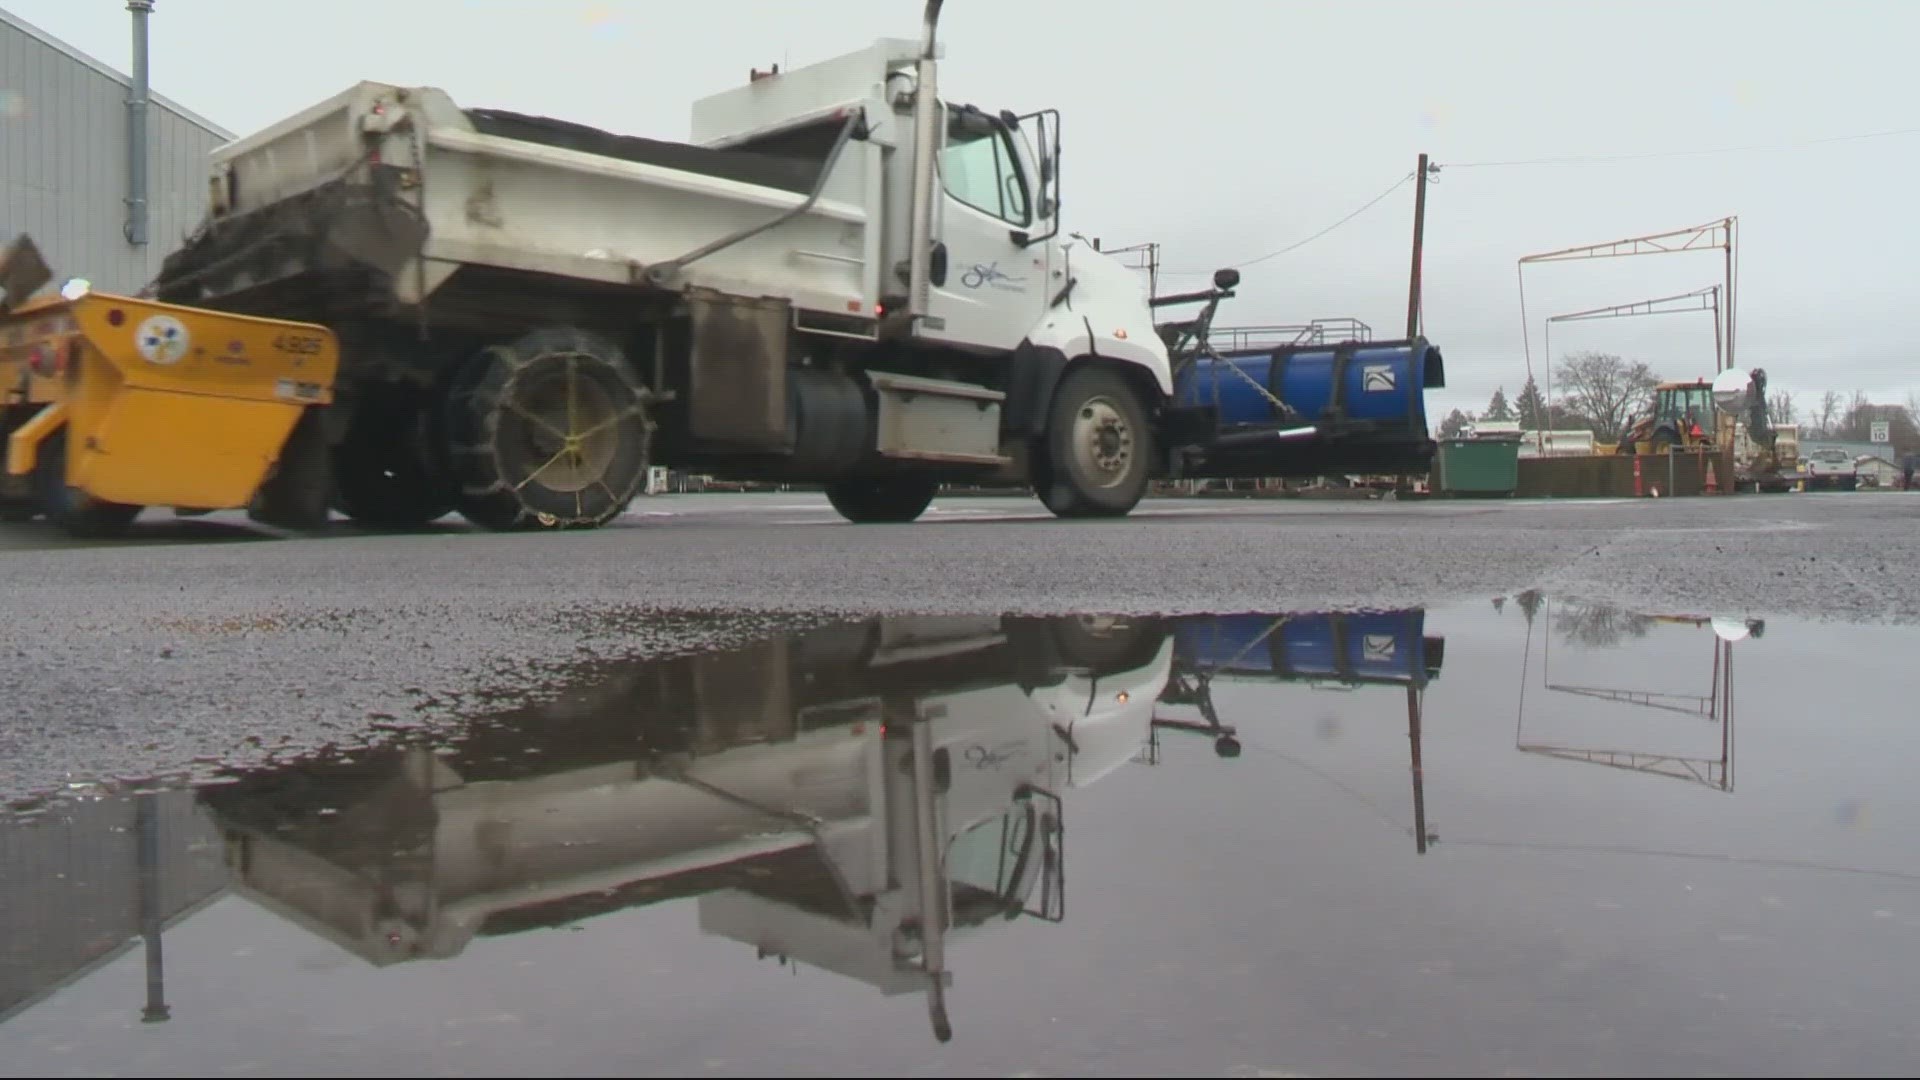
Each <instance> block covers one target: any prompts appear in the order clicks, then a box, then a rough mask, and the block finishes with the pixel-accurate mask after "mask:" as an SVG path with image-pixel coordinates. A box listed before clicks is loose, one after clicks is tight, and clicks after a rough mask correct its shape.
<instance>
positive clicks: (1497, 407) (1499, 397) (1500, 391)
mask: <svg viewBox="0 0 1920 1080" xmlns="http://www.w3.org/2000/svg"><path fill="white" fill-rule="evenodd" d="M1480 419H1482V420H1499V421H1508V420H1512V419H1513V408H1512V407H1511V406H1509V405H1508V404H1507V388H1506V387H1504V386H1499V387H1495V388H1494V391H1493V400H1492V401H1489V402H1487V411H1486V412H1484V413H1481V414H1480Z"/></svg>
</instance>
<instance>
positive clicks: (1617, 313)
mask: <svg viewBox="0 0 1920 1080" xmlns="http://www.w3.org/2000/svg"><path fill="white" fill-rule="evenodd" d="M1671 305H1686V306H1671ZM1696 311H1711V312H1713V370H1714V373H1715V374H1718V373H1719V372H1721V371H1723V370H1725V363H1724V358H1723V356H1722V349H1723V347H1724V346H1723V342H1722V339H1721V335H1720V286H1718V285H1709V286H1707V287H1706V288H1704V289H1695V290H1694V291H1692V292H1686V293H1678V294H1676V295H1673V296H1661V297H1656V298H1655V299H1652V300H1636V301H1634V302H1633V303H1631V304H1613V305H1610V306H1608V307H1598V308H1588V309H1587V310H1585V311H1570V312H1567V313H1566V314H1564V315H1549V316H1547V317H1546V318H1545V319H1543V320H1542V321H1541V326H1540V334H1541V336H1542V337H1543V338H1544V339H1545V340H1544V341H1543V342H1542V347H1543V348H1544V350H1545V351H1546V354H1547V362H1548V363H1549V364H1551V363H1552V362H1553V324H1554V323H1557V322H1585V321H1587V320H1590V319H1634V318H1644V317H1646V316H1649V315H1689V314H1692V313H1693V312H1696ZM1535 434H1536V435H1539V433H1538V432H1536V433H1535ZM1536 443H1538V444H1540V445H1541V446H1542V453H1544V452H1545V449H1544V436H1541V437H1540V438H1539V439H1537V440H1536Z"/></svg>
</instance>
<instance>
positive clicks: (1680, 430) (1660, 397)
mask: <svg viewBox="0 0 1920 1080" xmlns="http://www.w3.org/2000/svg"><path fill="white" fill-rule="evenodd" d="M1717 420H1718V416H1717V415H1716V410H1715V408H1714V404H1713V384H1712V383H1710V382H1708V381H1707V380H1705V379H1694V380H1692V381H1690V382H1664V383H1661V384H1660V385H1658V386H1656V387H1655V388H1654V391H1653V409H1652V411H1651V412H1649V413H1648V414H1647V415H1646V416H1643V417H1640V418H1639V419H1638V420H1637V421H1636V422H1634V423H1633V424H1631V425H1629V426H1628V428H1627V432H1626V434H1625V435H1623V436H1621V439H1620V443H1619V446H1618V449H1617V451H1616V452H1618V453H1622V454H1633V453H1640V454H1659V453H1665V452H1666V451H1668V450H1713V449H1717V448H1718V447H1719V444H1720V443H1721V441H1722V440H1721V439H1719V438H1718V437H1717V436H1719V435H1720V434H1721V433H1720V432H1719V431H1718V428H1719V427H1720V426H1721V425H1720V424H1718V423H1717ZM1732 430H1733V429H1732V426H1731V425H1730V424H1729V425H1728V426H1727V430H1726V432H1725V434H1726V435H1729V436H1730V435H1731V434H1732Z"/></svg>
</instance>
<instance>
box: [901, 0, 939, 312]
mask: <svg viewBox="0 0 1920 1080" xmlns="http://www.w3.org/2000/svg"><path fill="white" fill-rule="evenodd" d="M941 3H942V0H927V7H926V13H925V15H924V16H923V17H922V20H921V27H920V60H919V63H917V64H916V65H915V66H914V89H913V225H912V233H911V234H910V238H909V242H908V249H907V314H908V315H909V316H910V317H912V318H914V319H918V318H920V317H922V316H924V315H926V313H927V307H928V302H929V300H930V299H931V297H932V289H933V280H932V273H933V271H932V267H931V265H930V263H931V262H932V261H933V155H934V154H935V153H936V152H937V150H938V147H939V145H940V143H939V140H938V135H939V128H937V127H936V126H935V125H936V124H937V123H938V122H939V115H940V90H939V87H938V86H937V85H936V79H935V76H934V67H935V65H934V59H933V54H934V47H935V46H934V34H935V31H936V30H937V29H938V27H939V24H940V5H941Z"/></svg>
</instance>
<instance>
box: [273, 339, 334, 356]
mask: <svg viewBox="0 0 1920 1080" xmlns="http://www.w3.org/2000/svg"><path fill="white" fill-rule="evenodd" d="M323 345H324V342H323V340H322V339H321V338H320V337H319V335H317V334H281V335H280V336H278V337H276V338H274V339H273V347H274V348H276V349H278V350H280V351H281V352H283V353H293V354H294V355H295V356H312V355H313V354H315V353H317V352H319V351H320V349H321V347H322V346H323Z"/></svg>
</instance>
